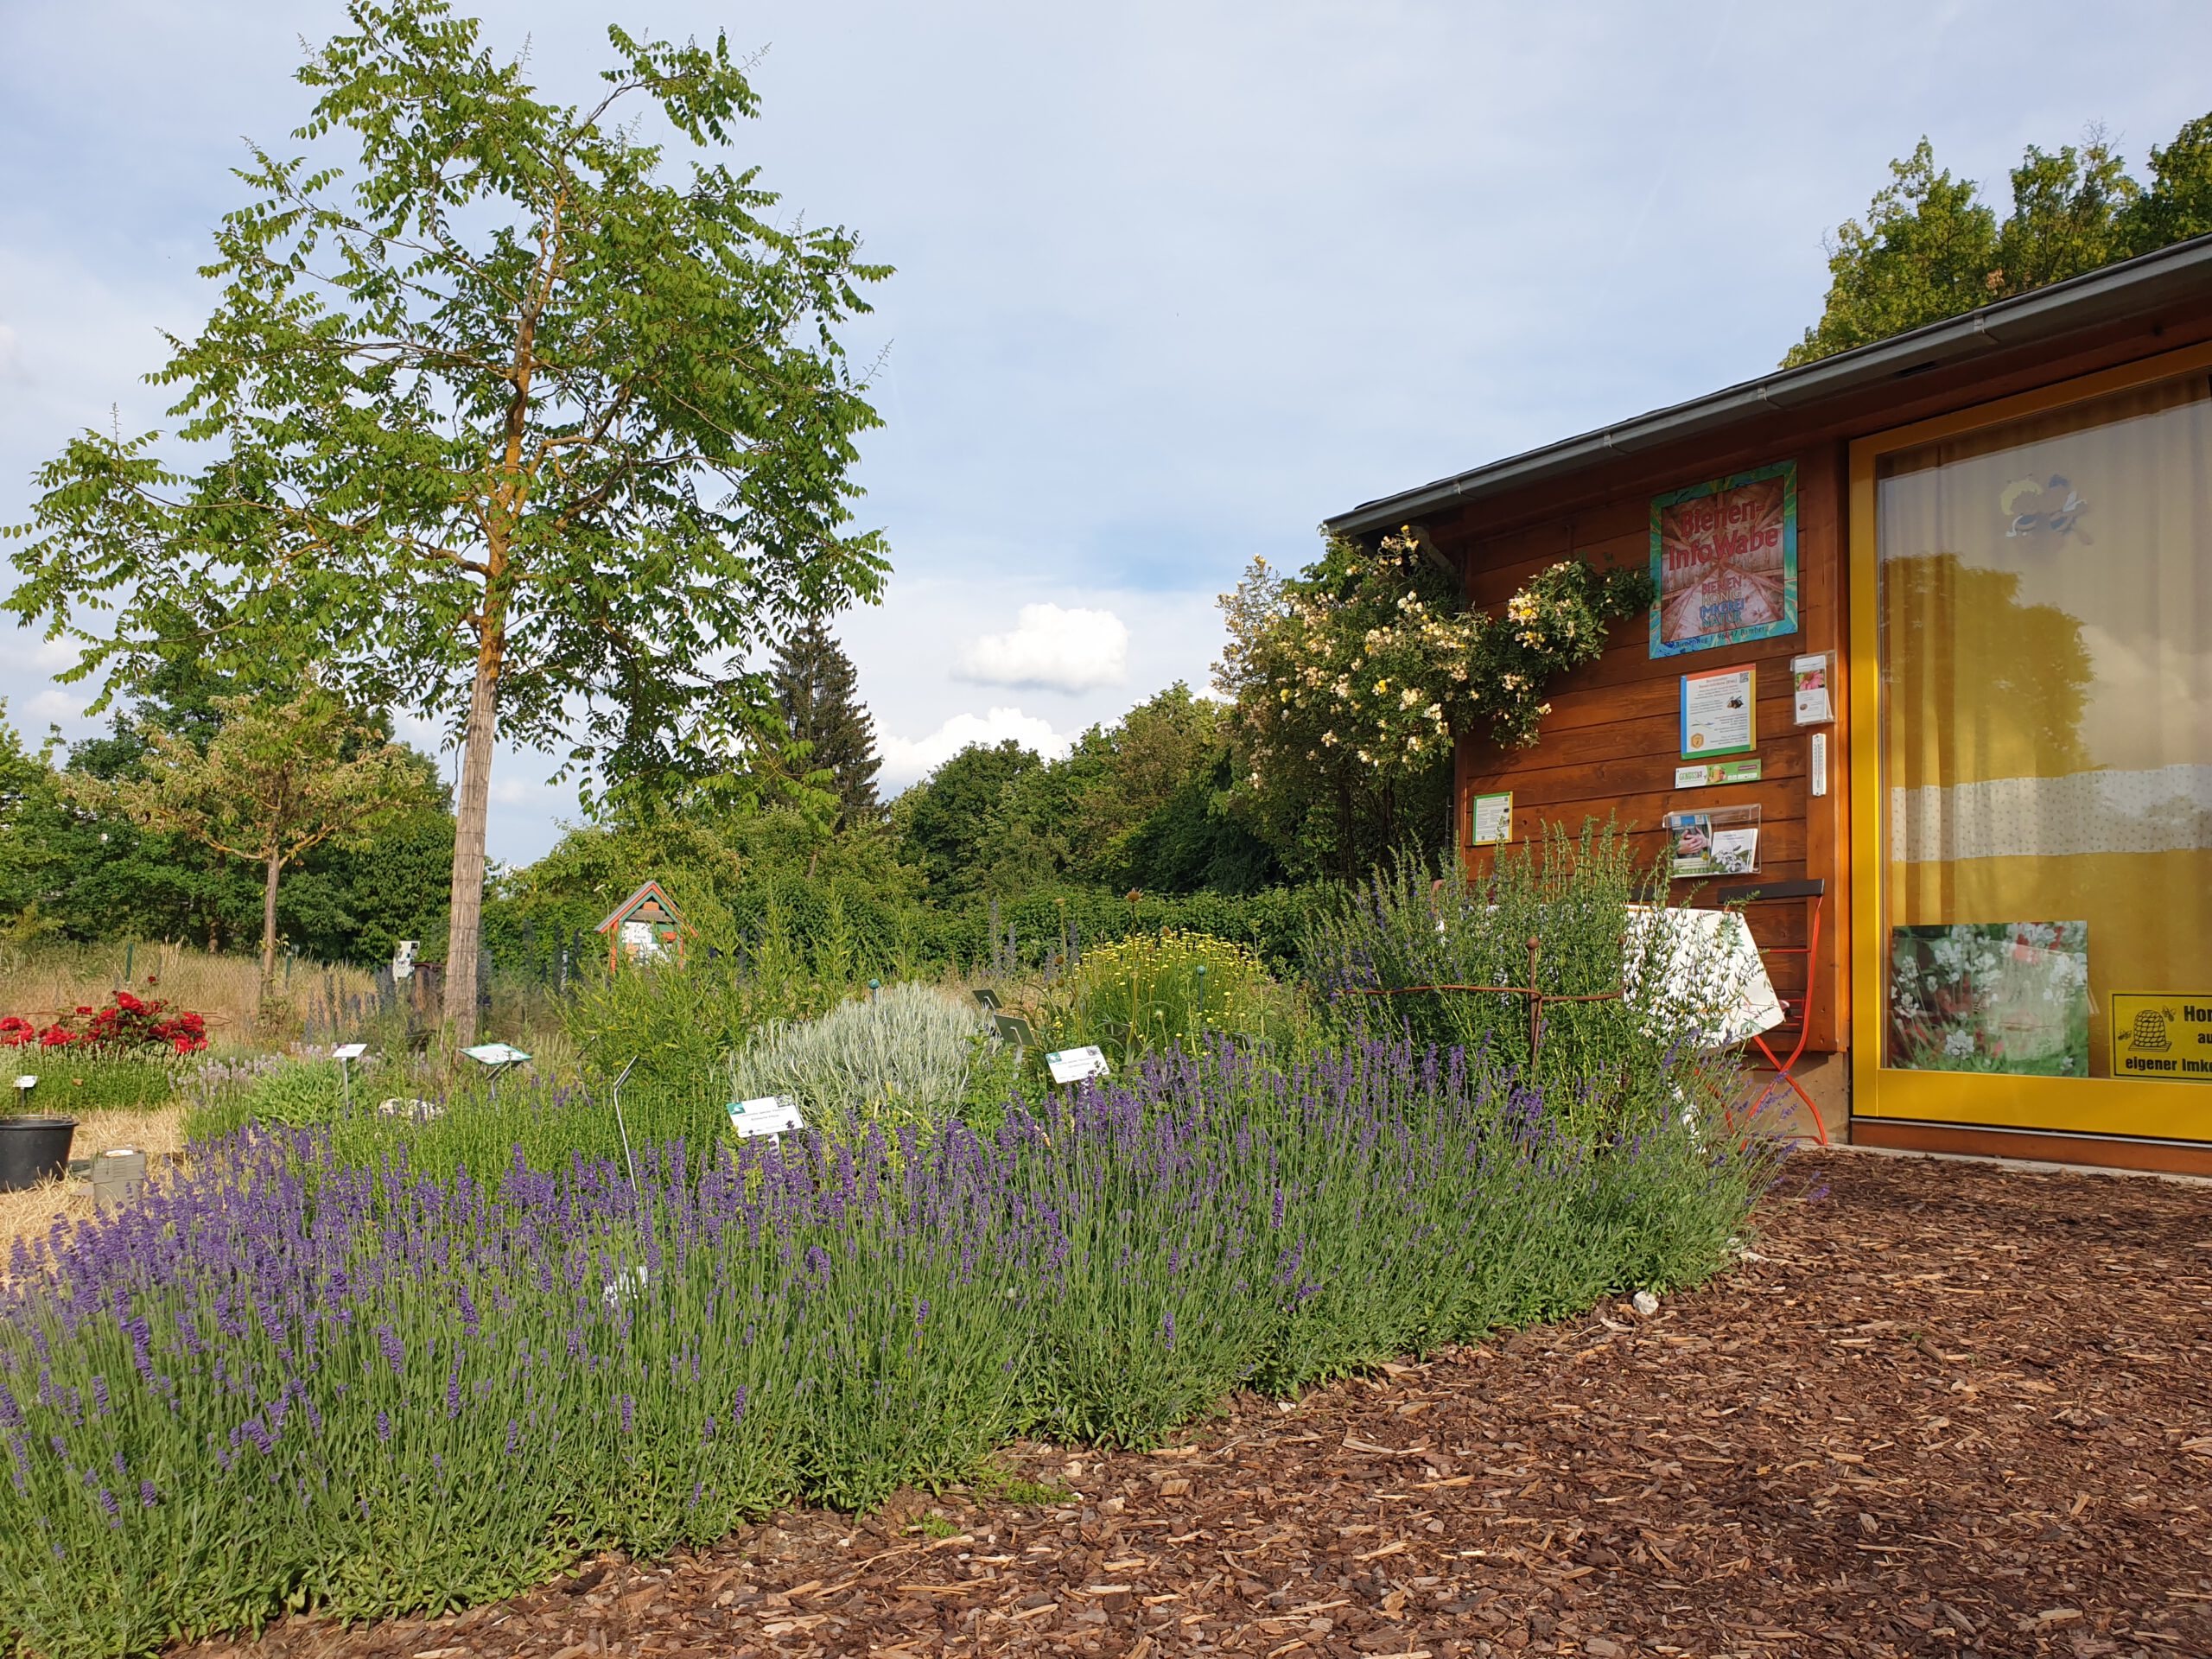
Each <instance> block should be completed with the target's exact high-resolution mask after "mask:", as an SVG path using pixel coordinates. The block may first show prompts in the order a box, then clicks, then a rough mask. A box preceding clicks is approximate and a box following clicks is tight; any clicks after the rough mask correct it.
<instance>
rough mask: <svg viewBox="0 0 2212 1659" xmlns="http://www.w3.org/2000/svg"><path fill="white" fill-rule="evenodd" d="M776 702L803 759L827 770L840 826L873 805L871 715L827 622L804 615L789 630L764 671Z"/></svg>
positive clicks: (877, 765)
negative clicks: (802, 749) (802, 751)
mask: <svg viewBox="0 0 2212 1659" xmlns="http://www.w3.org/2000/svg"><path fill="white" fill-rule="evenodd" d="M770 677H771V679H772V682H773V683H774V685H775V689H776V702H777V706H778V707H779V709H781V710H782V711H783V716H784V722H785V728H787V729H788V730H789V732H790V734H791V738H792V740H793V741H796V742H799V743H804V744H805V745H806V746H807V753H806V760H807V761H808V762H809V763H810V764H811V766H813V767H814V768H815V769H816V770H817V771H819V772H828V773H829V778H830V782H831V786H832V788H833V789H834V790H835V791H836V797H837V821H838V823H839V824H840V825H841V826H846V825H851V824H855V823H860V822H861V820H862V819H864V818H868V817H873V816H874V813H875V812H876V810H878V802H877V800H876V795H875V775H876V773H877V772H880V771H881V770H882V767H883V762H882V761H880V760H878V759H876V754H875V721H874V720H873V719H872V718H871V717H870V716H869V715H868V705H867V704H866V703H864V702H861V697H860V676H859V675H858V674H857V673H856V672H855V671H854V668H853V659H852V658H849V657H848V656H847V655H846V654H845V651H844V647H843V646H842V645H839V644H838V643H837V640H836V636H834V635H833V634H831V632H829V626H828V625H827V624H825V623H823V621H822V620H820V619H818V618H815V619H810V620H808V621H806V622H805V623H804V624H803V625H801V626H799V627H798V628H797V629H795V630H793V631H792V632H791V636H790V637H789V638H788V639H785V641H784V643H783V645H782V646H781V647H780V648H779V650H778V652H777V653H776V663H775V666H774V668H773V669H772V670H771V671H770Z"/></svg>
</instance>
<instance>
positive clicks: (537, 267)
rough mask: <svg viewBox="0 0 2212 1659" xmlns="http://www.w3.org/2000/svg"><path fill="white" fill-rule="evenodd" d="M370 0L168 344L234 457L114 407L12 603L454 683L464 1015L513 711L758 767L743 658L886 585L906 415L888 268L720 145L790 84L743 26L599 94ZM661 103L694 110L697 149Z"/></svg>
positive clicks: (578, 731) (718, 765) (145, 650)
mask: <svg viewBox="0 0 2212 1659" xmlns="http://www.w3.org/2000/svg"><path fill="white" fill-rule="evenodd" d="M347 16H348V17H349V19H350V20H351V28H350V29H349V31H348V32H346V33H343V34H340V35H338V36H336V37H335V38H334V39H333V40H332V41H330V42H329V43H328V44H327V46H325V47H324V48H321V50H320V51H317V52H315V53H314V54H311V55H310V57H309V58H308V61H307V63H306V65H305V66H304V67H302V70H301V71H300V79H301V80H302V82H303V83H304V84H306V85H307V86H309V87H311V88H313V89H315V92H317V94H318V99H317V102H316V103H315V107H314V111H313V113H312V115H311V116H310V118H309V119H308V123H307V124H306V125H305V126H304V127H302V129H301V130H299V132H298V133H297V134H296V135H295V137H296V138H297V139H299V140H300V141H301V142H302V143H303V144H306V145H308V146H310V147H311V148H312V149H314V150H315V154H314V156H312V157H299V158H291V159H287V158H285V157H283V156H278V155H276V154H272V153H270V152H269V151H267V150H264V149H255V150H254V151H253V152H252V162H251V166H250V167H249V168H246V169H245V171H244V173H243V174H242V176H243V178H244V179H245V182H246V183H247V185H248V186H249V188H251V190H253V191H254V192H255V193H256V195H257V200H254V201H253V202H252V203H251V205H249V206H247V207H243V208H240V209H239V210H238V211H237V212H235V213H232V214H230V215H229V216H228V217H226V219H225V220H224V222H223V225H222V226H221V228H220V229H219V231H218V232H217V234H216V238H215V239H216V257H215V259H214V261H213V263H212V264H210V265H208V266H207V268H206V271H207V275H208V276H210V277H214V278H216V279H218V280H219V281H220V282H221V283H223V284H224V287H223V298H222V302H221V304H220V307H219V309H218V310H217V311H216V312H215V314H214V315H213V317H212V318H211V319H210V320H209V321H208V322H207V326H206V327H204V328H203V329H202V330H201V331H200V334H198V335H197V336H196V337H194V338H193V339H191V340H173V341H172V345H173V353H172V355H171V357H170V359H169V360H168V364H167V365H165V366H164V367H163V368H162V369H161V370H160V371H159V372H156V374H155V376H154V377H153V378H154V380H155V382H156V384H158V385H167V386H170V387H174V388H176V389H177V390H178V392H179V401H178V402H177V404H175V407H174V409H173V410H172V411H171V412H172V413H173V414H174V415H175V416H179V417H180V418H181V423H182V424H181V428H180V435H181V437H182V438H183V439H184V440H186V441H188V442H193V443H195V444H199V445H203V446H205V448H204V450H201V451H196V452H195V453H207V454H212V455H213V459H211V460H209V461H207V463H206V464H205V465H204V466H202V467H200V469H199V470H198V471H196V472H193V473H191V474H180V473H177V472H175V471H173V470H171V469H169V468H168V467H166V466H164V465H163V463H162V461H161V460H160V458H159V456H158V455H157V454H156V446H157V444H158V443H159V442H160V435H159V434H156V433H149V434H146V435H143V436H139V437H132V438H125V437H123V436H120V435H116V436H110V435H103V434H100V433H98V432H87V433H86V434H85V435H82V436H81V437H79V439H77V440H76V441H75V442H73V443H72V444H70V445H69V447H68V448H67V450H66V451H65V452H64V453H63V454H61V455H60V457H59V458H57V459H56V460H55V461H53V462H51V463H50V464H48V466H47V467H44V468H43V469H41V473H40V474H39V475H38V482H39V485H40V487H41V491H42V494H41V498H40V499H39V501H38V503H37V507H36V516H35V521H34V523H33V524H29V525H28V526H24V527H22V529H21V530H20V531H18V532H17V533H18V534H19V535H22V536H23V537H26V538H27V545H26V546H24V547H23V548H22V549H20V550H18V551H17V553H16V560H15V563H16V569H17V571H18V572H19V574H20V576H21V581H20V582H19V583H18V585H17V586H16V589H15V591H14V592H13V593H12V594H10V597H9V599H8V601H7V605H8V607H9V608H10V609H11V610H13V611H14V612H15V613H16V614H17V615H18V616H19V617H21V618H22V619H23V620H32V619H34V618H42V619H44V620H45V621H46V624H47V631H48V636H49V637H54V636H56V635H63V634H67V635H68V636H70V637H72V638H74V639H78V640H79V641H80V642H81V643H82V645H83V647H84V650H83V655H82V658H81V660H80V664H79V667H78V669H77V670H75V671H73V672H74V673H75V674H78V675H87V674H95V673H104V674H105V675H106V676H107V677H108V685H109V688H110V689H111V690H113V689H115V688H117V687H118V686H124V687H127V685H128V683H130V680H131V678H132V677H134V676H135V675H143V673H144V672H146V671H148V670H149V668H150V666H151V664H152V660H153V658H154V657H155V654H156V650H157V646H158V645H159V637H158V629H157V627H156V622H157V620H159V617H160V615H162V614H165V613H168V612H171V611H174V610H175V609H177V608H180V607H183V608H186V609H188V610H189V612H190V613H191V614H192V616H193V618H194V621H195V624H196V626H198V628H199V629H200V632H201V634H202V635H203V640H202V643H203V645H205V647H206V649H207V650H208V651H209V652H213V653H215V654H216V655H217V656H218V657H219V658H220V659H221V660H222V661H223V662H225V663H226V664H229V663H235V662H242V661H245V660H249V659H252V658H264V659H265V658H275V659H277V660H281V661H283V662H286V663H289V664H310V663H312V664H315V667H316V671H317V672H318V673H319V674H320V675H321V677H322V679H323V682H324V683H327V684H332V685H334V686H342V687H344V688H345V689H346V690H347V691H348V692H349V693H350V694H351V695H352V696H353V697H354V699H355V700H356V701H357V702H359V703H360V704H362V705H363V706H374V707H384V706H395V705H396V706H404V707H412V708H415V709H418V710H420V711H422V712H423V714H424V715H429V716H434V717H437V718H442V719H444V720H446V721H448V722H449V723H450V724H451V725H452V726H453V727H454V728H455V730H456V733H457V735H458V737H459V739H460V741H461V752H462V762H461V779H460V788H459V796H458V801H457V810H456V815H455V823H454V858H453V878H452V880H453V886H452V894H451V903H450V906H449V912H448V913H449V922H448V973H447V979H446V1014H447V1018H448V1023H449V1025H450V1026H452V1027H454V1028H455V1029H456V1030H458V1031H460V1032H462V1033H467V1032H471V1031H473V1030H474V1023H475V1018H476V959H477V943H478V937H479V927H480V906H481V902H482V896H483V889H484V877H485V851H484V837H485V823H486V811H487V807H488V803H489V791H490V786H491V773H492V758H493V750H494V747H495V746H496V745H497V744H498V743H499V741H501V740H502V739H507V740H513V741H519V742H522V743H525V744H531V745H542V746H556V745H559V744H561V743H563V742H566V743H568V744H569V745H570V747H569V760H568V762H567V766H566V767H565V768H564V770H582V771H583V772H587V773H588V774H589V775H595V776H596V777H597V779H599V780H600V782H601V784H602V785H604V786H606V787H607V788H608V789H610V790H611V791H614V792H615V793H617V794H625V793H626V794H632V795H638V796H641V797H647V798H651V797H654V796H658V795H668V794H672V793H674V792H676V791H678V790H679V789H680V788H681V787H682V786H683V782H684V781H685V780H687V779H696V778H700V777H713V776H717V775H721V774H724V773H727V772H729V770H730V768H731V766H732V764H733V755H734V753H736V752H737V751H739V750H741V748H742V747H744V746H745V745H746V744H747V743H748V742H750V741H753V738H754V737H755V736H756V734H757V730H758V728H757V724H756V719H755V717H756V715H757V714H758V712H759V710H760V707H761V705H762V703H763V702H765V701H766V699H765V696H764V695H763V693H762V692H761V690H760V686H759V684H758V683H757V680H756V679H755V678H754V677H748V676H736V677H733V676H732V675H730V674H729V673H728V672H727V671H725V669H724V668H723V667H722V664H725V663H726V662H727V661H728V660H729V659H730V658H732V657H733V656H740V657H741V655H742V654H743V652H745V651H747V649H749V648H751V647H752V646H753V645H757V644H758V643H760V641H761V640H763V639H767V638H771V637H773V636H774V635H775V634H777V633H779V632H782V631H783V630H784V628H785V627H786V626H789V625H790V624H791V623H792V622H794V621H796V620H798V619H801V618H804V617H806V616H812V615H821V614H827V613H831V612H834V611H835V610H836V609H837V608H838V607H840V606H842V605H843V604H844V603H847V602H849V601H851V600H853V599H855V598H856V597H857V598H870V599H872V598H873V597H874V595H875V594H876V593H877V591H878V589H879V588H880V582H881V579H882V575H883V572H884V570H885V569H886V564H885V560H884V557H883V549H882V544H881V542H880V537H878V536H876V535H874V534H873V533H864V534H856V533H852V532H851V531H849V530H848V528H847V526H848V525H849V521H850V518H851V511H850V501H851V499H852V498H853V497H854V495H855V493H856V488H855V486H854V485H853V484H852V483H851V481H850V480H849V468H850V467H851V466H852V464H853V462H854V461H855V459H856V454H857V452H856V449H855V441H856V438H857V436H858V435H859V434H860V433H861V432H862V431H864V430H865V429H868V428H869V427H871V426H873V425H874V424H875V423H876V417H875V415H874V410H872V409H871V408H870V407H869V405H868V403H867V402H866V401H865V399H864V397H862V396H861V387H860V386H859V385H858V383H857V382H856V381H855V378H854V377H853V375H852V374H851V372H850V371H849V368H848V366H847V365H846V363H845V360H844V357H843V354H842V351H841V349H840V346H839V345H838V342H837V340H836V333H835V331H836V327H837V326H838V325H839V324H840V323H841V322H842V321H844V320H846V319H847V318H849V317H850V316H851V315H853V314H854V313H855V312H858V311H861V310H864V309H865V308H866V307H865V305H864V303H863V302H862V301H861V296H860V295H859V293H858V290H857V285H858V284H859V283H862V282H865V281H868V280H873V279H876V278H879V277H882V276H885V275H887V269H886V268H883V267H880V266H873V265H868V264H862V263H861V262H860V260H859V257H858V244H857V242H856V240H855V238H853V237H852V236H851V235H849V234H848V233H847V232H844V231H842V229H835V228H821V229H787V228H784V227H781V226H779V225H777V224H776V223H774V222H773V221H772V219H770V218H769V217H768V216H767V215H768V213H769V211H770V210H771V209H772V207H773V206H774V204H775V200H776V198H775V197H774V196H773V195H772V194H769V193H768V192H766V191H765V190H763V189H761V188H760V186H759V184H758V183H757V175H756V174H755V173H753V172H752V171H744V172H733V171H731V170H730V168H728V167H727V166H725V165H723V164H721V162H713V161H709V160H707V159H703V158H702V152H709V151H711V150H713V149H716V148H718V147H721V146H722V145H724V144H726V143H727V142H728V131H729V129H730V127H731V125H732V124H734V122H735V121H736V120H737V119H738V118H742V117H749V116H751V115H753V113H754V111H755V110H756V107H757V104H756V99H755V97H754V94H753V89H752V87H751V86H749V85H748V84H747V80H746V78H745V75H744V73H742V70H741V67H740V66H738V65H737V64H735V63H734V62H733V61H732V60H731V59H730V56H729V52H728V43H727V41H726V40H722V39H717V41H715V44H714V46H713V47H711V48H709V47H704V46H700V45H697V44H696V43H694V44H687V45H683V46H675V45H671V44H668V43H665V42H661V41H652V40H649V39H647V40H639V39H634V38H632V36H631V35H628V34H627V33H626V32H625V31H623V30H622V29H619V28H610V29H608V31H607V37H608V40H609V41H610V43H611V45H612V48H613V60H614V61H613V67H610V68H609V69H607V71H606V72H605V73H604V75H603V77H602V79H604V80H605V81H606V83H607V85H606V88H605V91H604V93H603V95H602V96H601V97H600V98H599V99H597V101H596V102H594V103H592V104H589V105H568V104H562V103H556V102H552V101H549V100H548V99H543V98H542V97H540V96H539V94H538V93H537V91H536V89H535V88H534V87H533V86H531V84H530V82H529V81H528V79H526V78H525V70H526V64H525V60H524V59H522V58H517V59H514V60H507V61H504V62H503V61H500V60H498V59H497V58H495V57H494V55H493V54H492V53H491V52H490V51H489V50H488V49H487V48H484V47H483V46H481V45H480V43H479V41H478V28H477V25H476V24H475V22H473V21H470V20H467V19H463V18H459V17H455V16H453V15H452V14H451V12H450V10H449V9H448V6H447V5H446V4H445V3H443V0H388V3H383V0H353V3H352V4H350V5H349V6H348V8H347ZM639 105H642V106H643V107H642V109H639ZM633 109H637V110H639V114H640V116H643V115H644V114H646V113H650V114H651V115H652V117H653V118H655V119H656V120H658V121H659V122H661V123H662V124H664V125H665V126H666V128H668V129H669V130H671V131H672V134H673V136H674V137H675V139H677V140H678V141H681V143H683V144H685V145H688V146H689V147H690V151H691V152H692V160H691V162H690V166H689V167H688V168H685V170H684V172H683V175H682V176H680V177H676V178H667V177H664V176H663V168H664V160H665V157H664V149H665V146H664V144H662V143H648V142H646V141H645V137H644V136H643V130H642V120H638V119H632V118H630V117H631V111H632V110H633ZM181 595H188V596H190V597H189V599H181V598H180V597H179V596H181ZM109 605H112V606H113V607H114V609H113V611H112V613H109V612H107V611H105V609H104V608H103V607H105V606H109ZM95 617H98V618H99V619H101V620H103V621H104V622H108V623H109V626H101V627H99V628H98V629H97V630H95V629H94V627H93V626H91V625H92V622H93V620H94V618H95Z"/></svg>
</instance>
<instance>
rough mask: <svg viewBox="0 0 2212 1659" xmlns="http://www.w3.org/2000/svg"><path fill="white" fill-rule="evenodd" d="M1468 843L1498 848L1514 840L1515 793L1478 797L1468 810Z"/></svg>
mask: <svg viewBox="0 0 2212 1659" xmlns="http://www.w3.org/2000/svg"><path fill="white" fill-rule="evenodd" d="M1467 816H1468V824H1469V827H1468V830H1467V843H1468V845H1470V846H1472V847H1497V846H1499V845H1502V844H1503V842H1509V841H1510V840H1512V839H1513V791H1511V790H1506V791H1503V793H1500V794H1496V795H1478V796H1476V797H1475V799H1474V804H1473V805H1472V806H1471V807H1470V808H1469V809H1468V814H1467Z"/></svg>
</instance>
